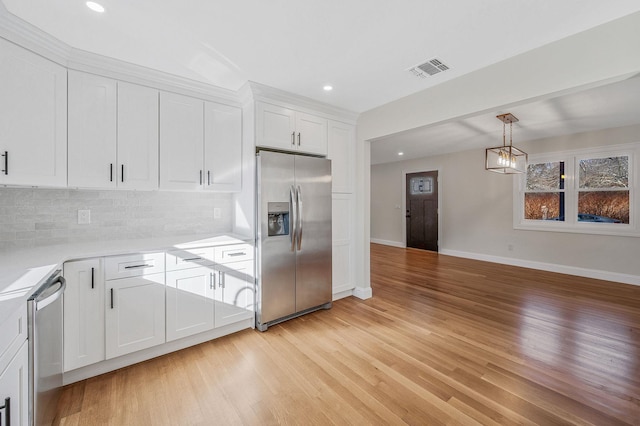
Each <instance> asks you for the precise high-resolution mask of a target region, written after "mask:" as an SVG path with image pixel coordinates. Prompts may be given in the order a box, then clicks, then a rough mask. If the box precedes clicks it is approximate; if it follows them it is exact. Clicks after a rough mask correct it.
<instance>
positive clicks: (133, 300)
mask: <svg viewBox="0 0 640 426" xmlns="http://www.w3.org/2000/svg"><path fill="white" fill-rule="evenodd" d="M105 284H106V285H105V299H106V302H107V303H106V309H105V349H106V358H107V359H111V358H115V357H117V356H121V355H125V354H128V353H131V352H135V351H139V350H142V349H147V348H150V347H152V346H155V345H160V344H162V343H164V342H165V301H164V296H165V285H164V273H161V274H150V275H141V276H137V277H129V278H121V279H116V280H108V281H106V283H105Z"/></svg>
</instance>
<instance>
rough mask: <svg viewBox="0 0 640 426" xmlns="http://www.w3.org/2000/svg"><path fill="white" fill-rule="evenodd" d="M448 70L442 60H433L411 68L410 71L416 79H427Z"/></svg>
mask: <svg viewBox="0 0 640 426" xmlns="http://www.w3.org/2000/svg"><path fill="white" fill-rule="evenodd" d="M448 69H449V67H448V66H447V65H445V64H444V63H443V62H442V61H441V60H439V59H436V58H433V59H429V60H428V61H427V62H425V63H423V64H420V65H416V66H413V67H411V68H409V71H411V72H412V73H413V74H414V75H415V76H416V77H420V78H426V77H427V75H435V74H438V73H440V72H443V71H446V70H448Z"/></svg>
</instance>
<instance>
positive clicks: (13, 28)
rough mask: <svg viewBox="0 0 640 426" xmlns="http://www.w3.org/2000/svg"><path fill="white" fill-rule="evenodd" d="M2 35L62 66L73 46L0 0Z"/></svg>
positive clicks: (0, 29)
mask: <svg viewBox="0 0 640 426" xmlns="http://www.w3.org/2000/svg"><path fill="white" fill-rule="evenodd" d="M0 37H2V38H4V39H6V40H8V41H10V42H12V43H14V44H17V45H19V46H20V47H23V48H25V49H27V50H30V51H31V52H33V53H35V54H38V55H40V56H42V57H44V58H46V59H48V60H50V61H53V62H56V63H58V64H60V65H62V66H65V67H66V66H67V58H68V57H69V54H70V51H71V47H70V46H69V45H67V44H66V43H63V42H62V41H60V40H58V39H57V38H55V37H53V36H51V35H50V34H48V33H46V32H44V31H42V30H41V29H40V28H38V27H35V26H33V25H31V24H29V23H28V22H26V21H23V20H22V19H20V18H18V17H17V16H15V15H13V14H11V13H10V12H9V11H8V10H7V8H6V7H5V6H4V3H2V1H0Z"/></svg>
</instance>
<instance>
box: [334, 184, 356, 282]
mask: <svg viewBox="0 0 640 426" xmlns="http://www.w3.org/2000/svg"><path fill="white" fill-rule="evenodd" d="M331 198H332V203H331V211H332V215H331V218H332V221H331V232H332V236H333V238H332V251H331V257H332V263H331V266H332V277H333V278H332V281H331V284H332V289H333V294H339V293H342V292H345V291H349V290H351V289H353V288H355V269H354V268H355V265H356V262H355V258H356V254H355V235H354V232H353V230H354V229H355V228H356V226H355V223H356V222H355V216H354V213H353V212H354V211H355V196H354V194H338V193H336V194H332V197H331Z"/></svg>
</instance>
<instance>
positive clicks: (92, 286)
mask: <svg viewBox="0 0 640 426" xmlns="http://www.w3.org/2000/svg"><path fill="white" fill-rule="evenodd" d="M93 272H94V268H91V288H94V282H93Z"/></svg>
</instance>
